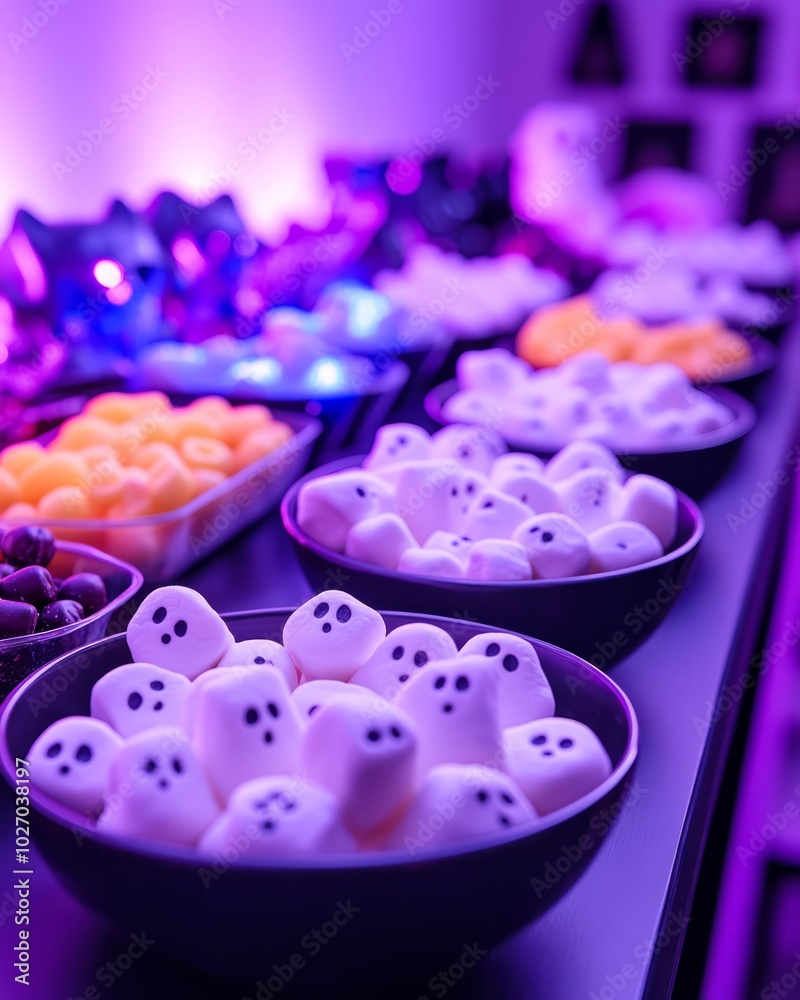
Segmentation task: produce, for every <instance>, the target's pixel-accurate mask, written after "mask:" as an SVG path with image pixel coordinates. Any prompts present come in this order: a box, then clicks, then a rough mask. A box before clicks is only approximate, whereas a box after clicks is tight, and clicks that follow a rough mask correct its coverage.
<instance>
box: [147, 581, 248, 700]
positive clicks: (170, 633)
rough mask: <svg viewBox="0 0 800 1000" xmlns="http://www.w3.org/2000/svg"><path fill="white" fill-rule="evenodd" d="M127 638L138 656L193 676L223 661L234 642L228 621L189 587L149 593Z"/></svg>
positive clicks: (168, 668)
mask: <svg viewBox="0 0 800 1000" xmlns="http://www.w3.org/2000/svg"><path fill="white" fill-rule="evenodd" d="M127 639H128V646H129V648H130V651H131V653H132V654H133V657H134V659H135V660H137V661H140V662H142V663H155V664H156V665H157V666H159V667H164V668H165V669H167V670H174V671H175V672H176V673H178V674H183V675H184V676H185V677H188V678H189V680H192V679H193V678H195V677H197V675H198V674H200V673H202V672H203V671H204V670H208V669H209V667H213V666H215V665H216V664H217V663H219V661H220V660H221V659H222V657H223V656H224V655H225V653H226V652H227V651H228V649H229V648H230V647H231V645H233V636H232V635H231V633H230V632H229V630H228V627H227V625H226V624H225V622H224V621H223V620H222V619H221V618H220V616H219V615H218V614H217V612H216V611H215V610H214V609H213V608H212V607H211V605H210V604H209V603H208V601H206V599H205V598H204V597H201V596H200V594H198V593H197V592H196V591H194V590H189V589H188V588H187V587H161V588H159V589H158V590H154V591H153V593H152V594H149V595H148V596H147V597H145V599H144V600H143V601H142V603H141V605H140V606H139V609H138V610H137V612H136V614H135V615H134V616H133V618H131V621H130V624H129V625H128V632H127Z"/></svg>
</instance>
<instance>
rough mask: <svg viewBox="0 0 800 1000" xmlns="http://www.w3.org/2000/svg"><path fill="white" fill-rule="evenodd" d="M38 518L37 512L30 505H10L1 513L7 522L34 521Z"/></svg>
mask: <svg viewBox="0 0 800 1000" xmlns="http://www.w3.org/2000/svg"><path fill="white" fill-rule="evenodd" d="M38 516H39V512H38V511H37V510H36V508H35V507H34V506H33V504H30V503H22V502H20V503H12V504H11V506H10V507H8V508H7V509H6V510H4V511H3V517H4V518H8V520H9V521H35V520H36V519H37V518H38Z"/></svg>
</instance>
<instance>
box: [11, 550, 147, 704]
mask: <svg viewBox="0 0 800 1000" xmlns="http://www.w3.org/2000/svg"><path fill="white" fill-rule="evenodd" d="M48 568H49V569H50V571H51V572H52V574H53V575H54V576H56V577H59V578H60V579H64V578H65V577H68V576H72V574H73V573H96V574H97V575H98V576H101V577H102V578H103V582H104V583H105V585H106V594H107V596H108V604H106V606H105V607H104V608H101V609H100V610H99V611H96V612H95V613H94V614H93V615H89V616H88V617H87V618H84V619H82V620H81V621H79V622H75V623H74V624H72V625H63V626H62V627H61V628H56V629H52V630H51V631H49V632H35V633H34V634H33V635H21V636H17V637H15V638H13V639H0V699H2V697H3V696H4V695H6V694H8V692H9V691H10V690H11V689H12V688H13V687H14V685H15V684H19V682H20V681H21V680H22V679H23V678H24V677H27V676H28V674H31V673H33V671H34V670H36V669H37V668H38V667H41V666H42V665H43V664H45V663H49V661H50V660H54V659H55V658H56V657H57V656H61V655H62V654H63V653H66V652H68V651H69V650H71V649H77V648H78V647H79V646H85V645H87V644H88V643H90V642H94V641H95V640H97V639H102V638H103V636H104V635H105V634H106V632H108V630H109V628H110V627H111V622H112V618H113V616H114V615H115V614H116V613H117V612H118V611H119V610H120V609H121V608H122V607H123V605H124V604H125V603H126V602H127V601H129V600H131V598H132V597H133V596H134V595H135V594H136V592H137V591H138V590H139V588H140V587H141V586H142V582H143V579H144V578H143V577H142V574H141V573H140V572H139V570H138V569H136V567H135V566H131V565H129V564H128V563H125V562H122V561H121V560H119V559H115V558H114V557H113V556H109V555H106V553H105V552H100V550H99V549H93V548H92V547H91V546H90V545H81V544H79V543H77V542H60V541H57V542H56V551H55V555H54V556H53V558H52V560H51V562H50V566H49V567H48ZM127 624H128V623H127V621H124V622H122V623H120V628H125V627H126V626H127Z"/></svg>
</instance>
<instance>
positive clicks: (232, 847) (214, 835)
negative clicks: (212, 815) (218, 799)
mask: <svg viewBox="0 0 800 1000" xmlns="http://www.w3.org/2000/svg"><path fill="white" fill-rule="evenodd" d="M197 846H198V849H199V850H200V851H203V852H204V853H208V854H220V855H222V856H223V857H225V858H228V857H229V856H230V854H231V852H233V853H234V854H235V855H236V857H237V859H238V858H241V859H242V861H245V862H246V861H247V860H248V859H254V860H255V859H257V858H276V857H283V858H286V857H290V858H291V857H308V856H313V855H320V854H342V853H346V852H349V851H355V850H357V846H356V842H355V840H354V839H353V837H352V836H351V835H350V833H348V831H347V828H346V827H345V825H344V823H343V822H342V816H341V810H340V808H339V803H338V802H337V801H336V799H335V798H334V796H333V795H331V794H330V793H329V792H326V791H325V790H324V789H322V788H317V787H315V786H314V785H308V784H305V783H304V782H302V781H301V780H300V779H299V778H296V777H291V776H289V775H283V774H277V775H271V776H269V777H266V778H253V779H252V780H251V781H246V782H245V783H244V784H243V785H239V787H238V788H237V789H236V791H235V792H234V793H233V794H232V795H231V797H230V799H229V800H228V804H227V805H226V807H225V811H224V812H223V813H222V815H221V816H219V818H218V819H216V820H215V821H214V822H213V823H212V824H211V826H210V827H209V828H208V830H206V832H205V833H204V834H203V836H202V837H201V838H200V843H199V844H198V845H197Z"/></svg>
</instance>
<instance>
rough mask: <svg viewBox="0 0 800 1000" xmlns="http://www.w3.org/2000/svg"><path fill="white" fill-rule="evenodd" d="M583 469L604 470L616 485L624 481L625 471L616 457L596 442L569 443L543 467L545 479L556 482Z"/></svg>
mask: <svg viewBox="0 0 800 1000" xmlns="http://www.w3.org/2000/svg"><path fill="white" fill-rule="evenodd" d="M585 469H605V470H606V471H608V472H610V473H611V475H612V476H613V477H614V479H615V480H616V481H617V482H618V483H622V482H623V481H624V479H625V471H624V469H623V468H622V466H621V465H620V464H619V459H618V458H617V456H616V455H615V454H614V452H613V451H611V450H610V449H609V448H606V447H605V445H602V444H599V443H598V442H597V441H571V442H570V443H569V444H568V445H565V446H564V447H563V448H562V449H561V451H559V452H558V454H556V455H553V457H552V458H551V459H550V461H549V462H548V463H547V465H546V466H545V470H544V474H545V476H546V478H547V479H550V480H552V481H554V482H557V481H558V480H560V479H569V478H570V477H571V476H574V475H575V473H576V472H583V471H584V470H585Z"/></svg>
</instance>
